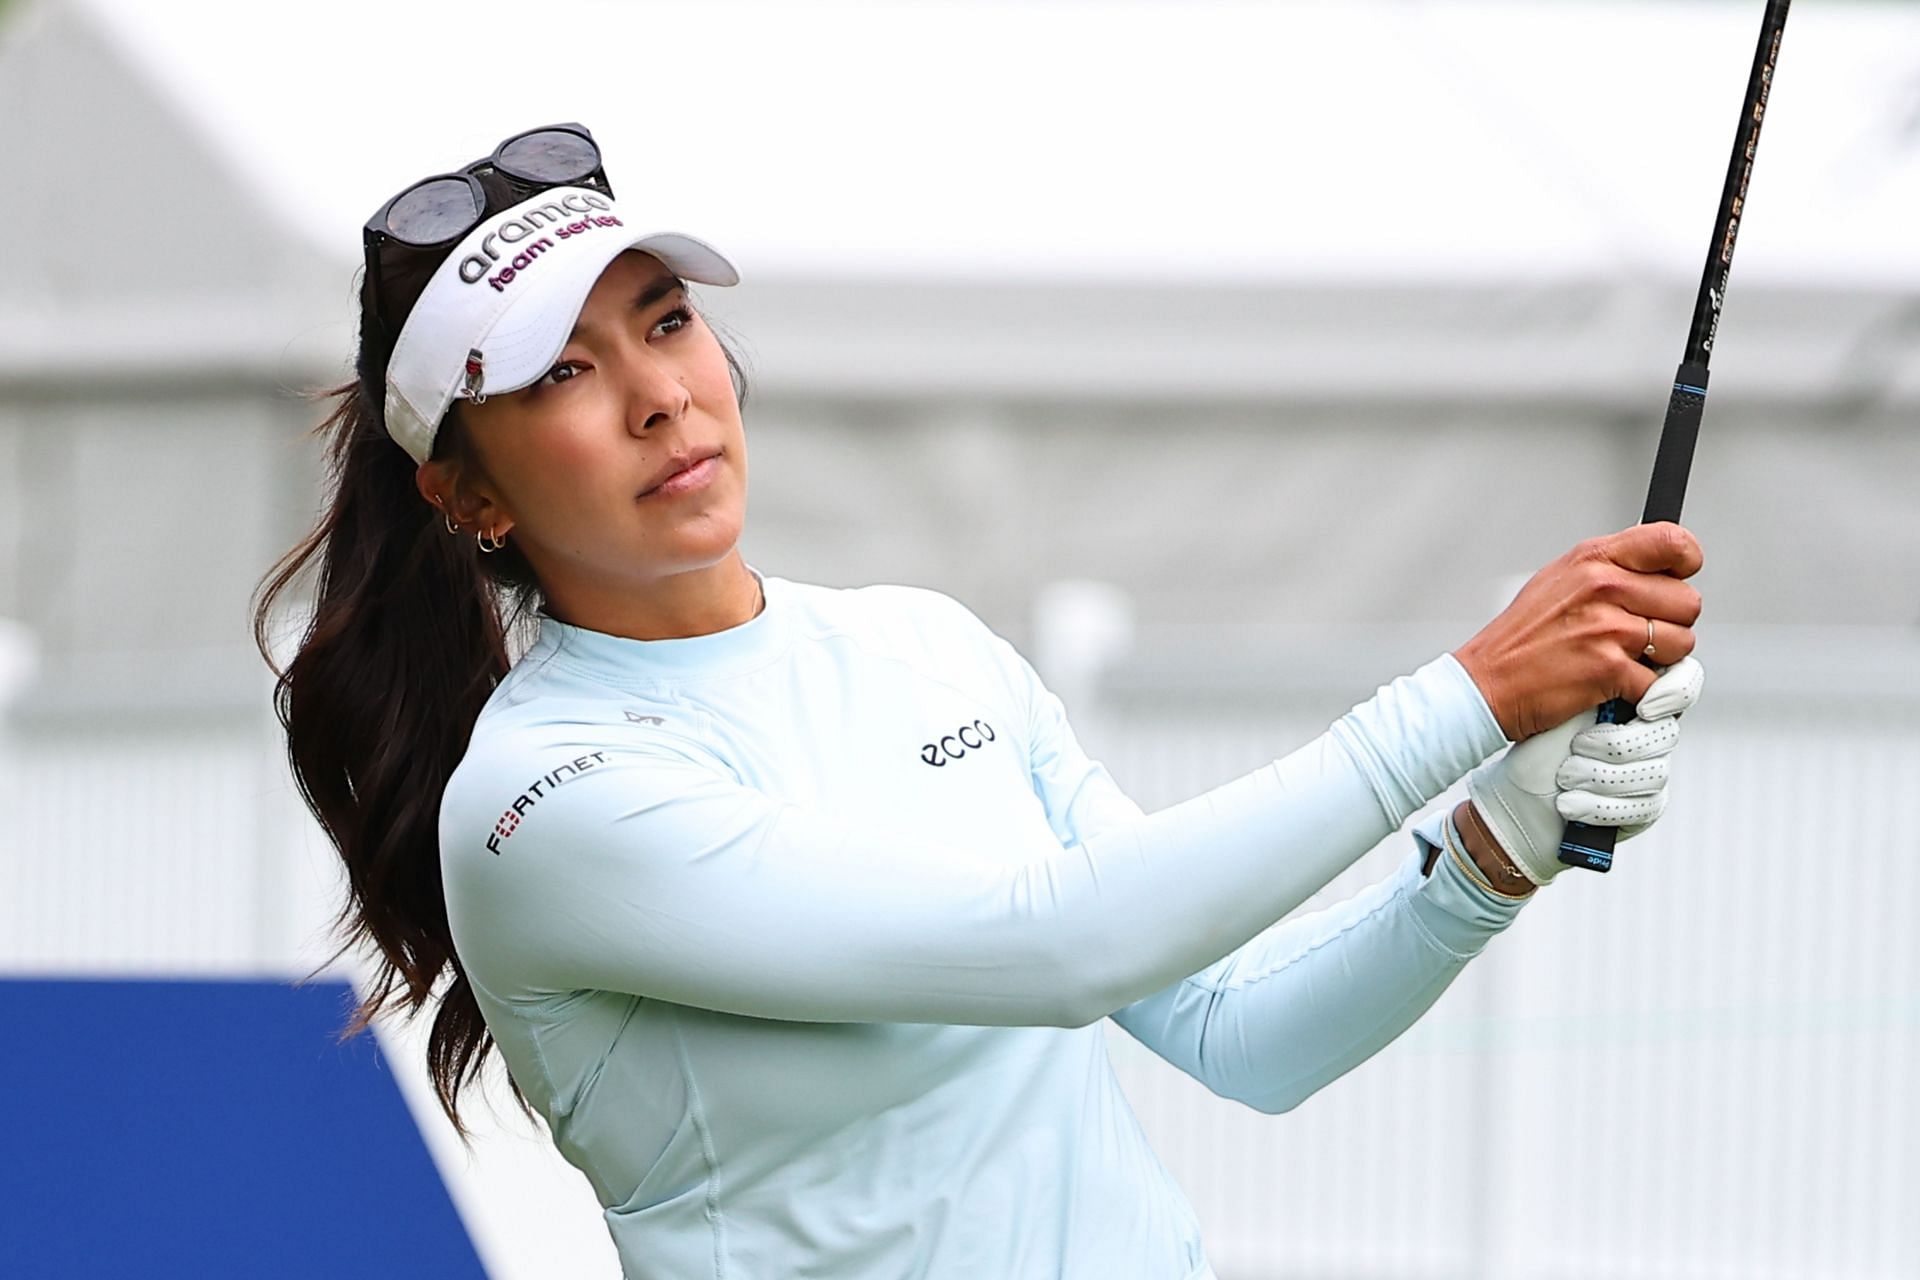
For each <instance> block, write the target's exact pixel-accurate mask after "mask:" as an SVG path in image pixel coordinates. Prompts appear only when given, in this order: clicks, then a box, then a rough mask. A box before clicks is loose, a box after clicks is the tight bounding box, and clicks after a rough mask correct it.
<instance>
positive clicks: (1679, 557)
mask: <svg viewBox="0 0 1920 1280" xmlns="http://www.w3.org/2000/svg"><path fill="white" fill-rule="evenodd" d="M1600 543H1601V549H1602V551H1603V553H1604V554H1605V556H1606V558H1607V559H1609V560H1611V561H1613V562H1614V563H1615V564H1617V565H1620V566H1621V567H1623V568H1627V569H1632V570H1633V571H1635V572H1636V573H1666V574H1671V575H1673V576H1674V577H1676V578H1690V577H1692V576H1693V575H1694V574H1696V573H1698V572H1700V566H1701V564H1702V563H1704V561H1705V557H1704V556H1703V555H1702V553H1701V551H1700V542H1699V540H1698V539H1697V538H1695V537H1694V536H1693V534H1692V533H1691V532H1690V531H1689V530H1688V529H1686V528H1685V527H1684V526H1682V525H1679V524H1676V523H1674V522H1673V521H1671V520H1655V521H1652V522H1649V523H1647V524H1637V525H1634V526H1633V527H1632V528H1629V529H1622V530H1621V531H1620V532H1619V533H1615V534H1611V535H1609V536H1607V537H1605V538H1602V539H1600Z"/></svg>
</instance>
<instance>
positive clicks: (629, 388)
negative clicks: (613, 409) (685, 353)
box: [615, 341, 693, 436]
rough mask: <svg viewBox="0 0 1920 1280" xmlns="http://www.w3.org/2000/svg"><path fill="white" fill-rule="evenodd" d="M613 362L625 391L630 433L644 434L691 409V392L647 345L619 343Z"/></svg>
mask: <svg viewBox="0 0 1920 1280" xmlns="http://www.w3.org/2000/svg"><path fill="white" fill-rule="evenodd" d="M615 359H616V364H617V367H618V370H619V373H620V377H621V380H622V384H623V385H624V387H625V389H626V420H627V431H628V433H629V434H631V435H635V436H639V435H644V434H645V433H646V430H647V428H649V427H654V426H661V425H664V424H665V423H668V422H671V421H673V420H674V419H676V418H680V417H683V416H685V414H686V412H687V410H688V409H690V408H691V407H692V406H693V393H692V392H691V391H688V390H687V388H686V387H685V386H684V385H683V384H682V383H681V381H680V379H679V378H678V377H677V376H675V371H674V368H673V366H672V364H671V363H670V362H669V361H667V360H666V359H664V358H663V357H661V356H660V355H659V354H657V353H656V352H654V351H653V350H651V349H650V348H649V347H648V346H647V345H646V343H644V342H640V341H632V342H622V343H620V344H619V349H618V354H617V356H616V357H615Z"/></svg>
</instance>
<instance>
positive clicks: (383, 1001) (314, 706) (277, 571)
mask: <svg viewBox="0 0 1920 1280" xmlns="http://www.w3.org/2000/svg"><path fill="white" fill-rule="evenodd" d="M436 265H437V264H436V263H434V262H432V261H426V262H423V263H421V264H419V267H418V274H417V276H414V275H413V274H412V273H411V272H409V273H407V274H406V275H405V276H401V275H398V274H397V273H394V272H387V273H385V275H386V279H385V281H384V287H385V290H386V293H387V301H388V306H389V312H388V314H390V315H392V314H402V315H403V314H404V310H403V309H402V308H401V307H398V306H395V302H396V299H404V305H405V306H406V307H410V306H411V304H412V302H413V301H414V299H416V298H417V297H418V295H419V292H420V288H421V286H422V285H423V284H424V282H425V280H426V278H427V277H428V276H430V275H431V274H432V271H433V268H434V267H435V266H436ZM372 302H373V299H372V298H371V297H370V296H369V290H368V287H367V284H366V282H365V281H364V280H363V281H362V283H361V291H360V345H359V352H358V355H357V357H356V359H355V362H354V366H355V375H356V376H355V379H354V381H352V382H349V383H346V384H344V385H342V386H338V387H334V388H331V389H329V390H326V391H323V392H320V393H318V397H317V398H319V399H321V400H322V401H324V402H331V409H330V411H329V412H328V413H327V414H326V416H325V418H324V419H323V420H322V421H321V422H320V424H319V425H318V426H317V427H315V428H314V434H315V435H318V436H320V437H322V438H323V439H324V441H325V447H326V457H327V478H328V486H329V491H330V492H329V498H328V501H327V505H326V507H325V510H324V511H323V512H322V514H321V515H320V517H319V519H318V521H317V522H316V523H315V525H314V527H313V529H312V530H311V531H310V532H309V533H307V534H306V536H305V537H303V538H301V539H300V541H299V542H297V543H295V544H294V546H293V548H292V549H291V550H289V551H288V552H287V553H286V554H285V555H284V556H282V557H280V559H279V560H278V561H276V562H275V563H274V564H273V566H272V567H271V568H270V569H269V570H268V571H267V573H266V576H265V577H264V578H263V579H262V580H261V582H260V585H259V587H258V588H257V590H256V591H255V593H254V604H253V635H254V643H255V644H256V645H257V646H258V648H259V650H260V653H261V656H263V657H264V658H265V659H266V661H267V665H268V666H269V667H271V668H272V669H273V672H274V675H275V677H276V679H275V684H274V693H273V702H274V711H275V713H276V715H277V716H278V717H279V720H280V723H281V725H282V726H283V727H284V728H285V729H286V733H287V758H288V760H289V762H290V763H291V764H292V766H293V776H294V779H295V781H296V783H297V784H298V786H299V789H300V795H301V798H302V799H304V800H305V801H306V804H307V807H308V808H309V809H310V810H312V812H313V816H314V817H315V818H316V819H318V820H319V823H320V826H321V828H322V829H323V830H324V831H325V832H326V834H327V837H328V839H330V840H331V841H332V842H333V845H334V847H335V848H336V849H338V850H339V853H340V859H341V861H342V862H343V863H344V864H345V866H346V871H347V889H348V892H347V898H346V901H345V902H344V903H343V904H342V906H341V908H340V912H339V914H338V915H337V916H336V917H335V919H334V921H333V924H332V928H333V931H334V932H335V933H336V934H337V935H339V937H340V947H339V950H337V951H335V952H334V953H333V955H332V956H331V957H330V958H329V959H328V960H327V961H326V962H324V963H323V964H322V965H321V966H320V967H319V968H318V969H315V970H314V973H310V974H308V975H307V977H308V979H311V978H312V977H313V976H314V974H317V973H318V972H320V970H321V969H324V968H326V967H327V966H328V965H330V964H332V962H333V961H334V960H338V959H339V958H340V957H341V956H342V955H344V954H345V953H346V952H347V951H349V950H351V949H353V948H355V947H357V946H360V945H362V944H365V943H372V944H373V946H374V947H375V948H376V949H377V950H378V953H379V966H378V969H377V972H376V977H375V979H374V981H373V983H372V986H371V988H370V989H369V990H368V991H366V992H365V993H364V996H363V998H362V999H361V1001H360V1003H359V1006H358V1007H357V1008H356V1009H355V1010H354V1013H353V1015H352V1017H351V1018H350V1019H349V1020H348V1021H347V1024H346V1026H345V1027H344V1028H343V1029H342V1031H341V1033H340V1039H341V1040H343V1041H344V1040H349V1039H351V1038H353V1037H354V1036H356V1035H359V1034H360V1033H361V1032H363V1031H365V1030H367V1028H368V1027H369V1026H370V1025H371V1024H372V1022H373V1020H374V1018H375V1017H377V1016H379V1015H381V1014H384V1013H387V1012H389V1011H399V1012H402V1013H403V1014H404V1016H407V1017H412V1016H414V1015H415V1014H417V1013H419V1011H420V1010H421V1009H422V1008H423V1007H424V1006H425V1005H426V1004H427V1002H428V1001H429V1000H430V999H431V998H432V996H433V992H434V988H435V986H436V985H438V984H439V983H440V982H441V980H442V979H443V978H444V979H446V982H445V988H444V990H443V991H442V993H441V995H440V1008H439V1011H438V1012H437V1013H436V1014H435V1015H434V1019H433V1030H432V1033H431V1034H430V1035H429V1037H428V1040H427V1070H428V1074H429V1075H430V1076H431V1077H432V1080H433V1087H434V1093H435V1094H436V1095H437V1096H438V1097H439V1099H440V1106H441V1109H442V1110H443V1111H445V1112H446V1114H447V1118H448V1119H449V1120H450V1121H452V1122H453V1127H454V1129H455V1131H456V1132H458V1133H459V1134H460V1136H461V1137H462V1139H463V1140H465V1139H467V1138H468V1131H467V1128H466V1126H465V1124H464V1123H462V1121H461V1119H460V1114H459V1109H458V1098H459V1093H460V1090H461V1089H462V1088H464V1087H465V1086H466V1085H468V1084H470V1083H472V1082H473V1081H474V1080H475V1079H477V1078H478V1076H479V1074H480V1071H481V1068H482V1067H483V1066H484V1065H485V1063H486V1058H487V1055H488V1053H489V1052H490V1051H491V1050H492V1049H493V1036H492V1034H491V1033H490V1032H489V1031H488V1029H487V1025H486V1023H485V1021H484V1020H483V1019H482V1018H481V1015H480V1006H479V1004H478V1003H477V1002H476V1001H475V1000H474V997H473V988H472V986H471V985H470V984H469V983H468V981H467V975H466V971H465V969H464V968H463V967H462V966H461V963H460V957H459V956H458V955H456V954H455V952H454V947H453V935H452V933H451V932H450V930H449V929H448V926H447V906H446V899H445V896H444V894H443V891H442V888H441V883H440V846H439V830H438V827H439V816H440V797H441V793H442V792H443V791H444V790H445V789H446V784H447V779H448V778H449V777H451V776H452V774H453V770H454V767H455V766H456V765H457V764H459V762H460V759H461V757H462V756H463V755H465V753H466V749H467V740H468V738H469V737H470V736H471V734H472V732H473V725H474V721H475V720H476V719H478V718H479V715H480V709H481V707H482V706H483V705H484V704H485V703H486V700H487V696H488V695H489V694H490V693H491V692H492V691H493V688H494V686H495V685H496V684H498V683H499V681H500V678H501V677H502V676H503V675H505V674H506V672H507V668H508V667H509V665H510V664H511V660H512V658H511V655H510V652H509V638H510V637H511V636H512V635H513V634H514V633H515V629H516V628H518V627H519V626H521V625H522V624H523V623H525V622H526V621H528V620H529V619H530V618H531V617H532V616H533V612H532V611H533V610H534V609H535V608H536V607H537V606H538V604H539V603H540V599H541V597H540V586H539V582H538V581H537V580H536V579H535V577H534V574H533V571H532V569H531V567H530V566H529V565H528V563H527V561H526V559H525V557H524V556H522V555H521V554H520V553H519V550H518V549H517V547H516V546H515V545H514V544H513V543H511V542H510V543H509V544H508V545H507V546H506V547H505V548H504V549H503V550H501V551H499V552H497V553H494V554H489V555H484V556H483V555H481V554H480V552H479V549H478V547H477V546H476V544H475V542H474V539H473V538H472V536H470V535H469V536H461V537H455V536H453V535H451V534H449V533H448V531H447V529H446V526H445V525H444V523H443V522H442V517H441V514H440V512H439V511H438V510H437V509H436V508H435V507H433V506H431V505H429V504H428V503H427V502H426V501H424V500H423V499H422V498H421V496H420V493H419V490H417V489H416V488H415V487H414V470H415V466H414V462H413V460H412V459H411V458H410V457H408V455H407V454H406V452H405V451H404V450H403V449H401V448H400V446H399V445H398V444H396V443H395V442H394V440H393V438H392V437H391V436H389V435H388V434H387V430H386V424H385V418H384V416H383V405H384V399H385V383H386V370H387V360H388V358H389V357H390V355H391V354H392V349H393V338H392V337H391V336H389V335H388V333H387V330H386V326H384V325H382V324H381V323H380V321H379V320H378V319H377V318H376V315H377V313H376V311H375V309H374V307H373V306H372ZM701 314H702V320H703V322H704V321H705V319H706V317H705V314H704V312H702V313H701ZM395 327H396V328H397V327H398V326H397V324H396V326H395ZM715 336H716V338H718V337H719V334H718V332H717V331H716V335H715ZM720 346H721V350H722V351H724V352H725V353H726V358H727V365H728V368H729V369H730V370H731V373H732V378H733V387H734V394H735V395H736V397H738V399H739V401H740V403H741V404H742V405H744V404H745V402H746V397H747V375H746V371H745V369H744V367H743V366H742V364H741V362H740V359H739V357H738V356H737V355H736V353H735V351H734V348H733V346H732V345H731V344H730V343H728V342H727V341H726V340H724V339H721V340H720ZM432 456H433V457H434V458H436V459H437V458H454V459H457V460H459V461H460V462H462V463H463V464H466V463H470V462H471V461H472V458H471V453H470V445H469V442H468V439H467V435H466V432H465V430H464V427H463V425H462V423H461V422H460V416H459V413H458V409H457V406H456V407H455V409H454V410H452V411H449V412H448V414H447V416H446V418H445V420H444V421H443V422H442V423H441V426H440V429H439V432H438V434H437V435H436V436H435V439H434V445H433V453H432ZM310 567H311V568H313V569H314V570H315V572H316V574H317V576H318V581H317V583H316V584H315V587H316V589H315V593H314V608H313V614H312V617H311V620H310V621H309V622H308V623H307V625H306V629H305V632H304V634H303V635H302V637H301V639H300V643H299V647H298V649H297V651H296V652H295V653H294V655H293V659H292V661H290V662H289V663H288V664H287V666H286V667H285V669H282V668H281V667H280V666H279V664H278V662H277V661H276V659H275V657H274V653H273V648H272V615H273V612H274V608H275V605H276V603H277V602H278V601H279V600H280V599H281V597H282V596H283V595H284V594H285V593H286V592H287V591H288V589H289V588H290V587H291V586H292V585H293V583H294V582H295V581H296V580H297V579H299V578H300V577H301V575H302V574H303V573H304V572H305V571H306V570H307V569H308V568H310ZM508 1083H509V1085H510V1086H511V1087H512V1090H513V1096H514V1099H515V1101H516V1102H518V1103H519V1105H520V1107H521V1109H522V1110H523V1111H525V1112H527V1113H528V1114H529V1115H530V1114H531V1108H530V1107H529V1106H528V1104H527V1100H526V1097H525V1095H524V1094H523V1093H522V1092H521V1090H520V1086H519V1084H518V1082H516V1081H513V1080H512V1079H511V1077H509V1080H508Z"/></svg>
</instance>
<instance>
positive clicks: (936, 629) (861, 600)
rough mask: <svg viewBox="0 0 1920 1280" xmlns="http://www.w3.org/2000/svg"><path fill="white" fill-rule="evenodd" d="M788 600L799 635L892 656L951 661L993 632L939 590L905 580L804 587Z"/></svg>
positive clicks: (976, 646) (963, 606) (966, 609)
mask: <svg viewBox="0 0 1920 1280" xmlns="http://www.w3.org/2000/svg"><path fill="white" fill-rule="evenodd" d="M792 599H793V602H794V612H795V616H796V620H797V622H798V624H799V628H800V632H801V634H802V635H803V636H806V637H808V638H809V639H811V640H813V641H816V642H821V641H830V640H834V639H840V640H847V641H851V642H853V643H854V644H856V645H858V646H860V647H862V648H864V649H866V650H867V651H868V652H872V653H877V654H884V655H887V656H892V657H911V656H915V655H928V654H932V655H938V656H941V657H951V656H954V655H956V654H960V653H965V652H969V651H975V650H978V648H979V647H980V646H981V645H982V643H983V642H984V640H985V638H986V637H987V636H988V635H989V634H991V633H989V632H988V631H987V627H986V624H985V623H983V622H981V620H980V618H979V617H978V615H976V614H975V613H974V612H973V610H972V609H970V608H968V607H967V606H966V605H965V604H964V603H962V602H961V601H960V600H958V599H957V598H955V597H954V596H952V595H950V594H948V593H947V592H945V591H942V590H940V589H939V588H937V587H928V586H919V585H915V584H912V583H904V582H876V583H868V584H866V585H863V586H856V587H824V586H817V585H813V584H805V585H801V586H799V587H798V589H796V590H795V591H794V592H793V594H792Z"/></svg>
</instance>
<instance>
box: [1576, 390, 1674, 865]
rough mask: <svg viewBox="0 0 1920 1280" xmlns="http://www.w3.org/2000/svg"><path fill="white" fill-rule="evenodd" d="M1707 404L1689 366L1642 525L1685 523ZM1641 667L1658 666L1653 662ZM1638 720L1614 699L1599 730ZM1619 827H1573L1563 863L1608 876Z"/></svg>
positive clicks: (1663, 437) (1665, 431)
mask: <svg viewBox="0 0 1920 1280" xmlns="http://www.w3.org/2000/svg"><path fill="white" fill-rule="evenodd" d="M1706 404H1707V368H1706V365H1705V364H1702V363H1698V362H1695V361H1691V360H1689V361H1684V362H1682V363H1681V365H1680V369H1679V371H1678V372H1677V373H1676V374H1675V375H1674V380H1673V395H1672V396H1671V397H1670V398H1669V399H1668V400H1667V421H1666V425H1665V426H1663V427H1662V428H1661V430H1660V449H1659V452H1658V453H1657V454H1656V455H1655V456H1654V460H1653V481H1652V483H1650V484H1649V485H1648V486H1647V505H1646V509H1645V511H1643V512H1642V513H1641V516H1640V522H1641V523H1642V524H1650V523H1652V522H1653V521H1656V520H1671V521H1674V522H1675V523H1676V524H1677V523H1679V520H1680V503H1681V501H1682V500H1683V499H1684V498H1685V497H1686V496H1687V473H1688V472H1689V471H1691V470H1692V468H1693V442H1694V440H1695V439H1696V438H1698V436H1699V434H1700V414H1701V411H1702V410H1704V409H1705V408H1706ZM1640 661H1641V662H1642V663H1644V664H1646V665H1647V666H1649V667H1651V666H1653V665H1654V663H1653V660H1652V659H1651V658H1648V657H1645V656H1642V657H1641V659H1640ZM1631 719H1633V704H1632V703H1631V702H1628V701H1627V700H1626V699H1625V698H1614V699H1613V700H1612V701H1610V702H1606V703H1603V704H1602V705H1601V707H1600V718H1599V721H1598V723H1600V724H1624V723H1625V722H1626V721H1628V720H1631ZM1618 834H1619V830H1618V828H1615V827H1596V826H1592V825H1590V824H1588V823H1585V822H1569V823H1568V824H1567V827H1566V830H1565V831H1564V832H1563V833H1562V834H1561V836H1560V861H1562V862H1564V863H1566V864H1567V865H1568V866H1570V867H1585V868H1586V869H1587V870H1589V871H1606V870H1608V869H1609V868H1610V867H1612V866H1613V842H1614V839H1615V837H1616V836H1617V835H1618Z"/></svg>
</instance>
